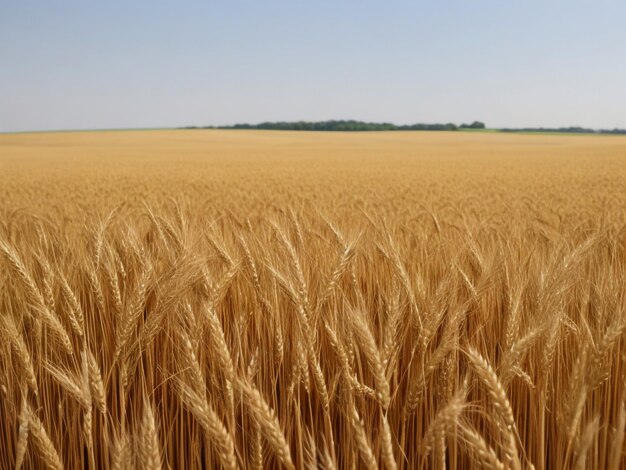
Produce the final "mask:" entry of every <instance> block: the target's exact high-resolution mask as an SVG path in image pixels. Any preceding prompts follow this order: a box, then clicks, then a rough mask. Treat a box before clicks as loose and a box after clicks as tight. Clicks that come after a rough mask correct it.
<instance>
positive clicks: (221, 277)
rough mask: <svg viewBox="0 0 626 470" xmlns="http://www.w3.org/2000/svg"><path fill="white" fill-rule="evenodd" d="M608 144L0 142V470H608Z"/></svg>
mask: <svg viewBox="0 0 626 470" xmlns="http://www.w3.org/2000/svg"><path fill="white" fill-rule="evenodd" d="M625 281H626V138H623V137H619V136H572V135H570V136H559V135H521V134H516V135H509V134H499V133H472V132H457V133H447V132H441V133H430V132H422V133H419V132H418V133H416V132H406V133H394V132H386V133H321V132H320V133H306V132H270V131H224V130H223V131H218V130H177V131H174V130H172V131H166V130H163V131H135V132H76V133H47V134H46V133H33V134H6V135H0V338H1V340H2V341H1V342H0V467H1V468H20V467H21V468H44V467H47V468H55V469H56V468H109V467H111V468H119V469H123V468H229V469H234V468H288V469H292V468H337V469H342V468H388V469H412V468H459V469H469V468H511V469H521V468H536V469H541V470H543V469H546V468H608V469H618V468H623V467H624V466H625V465H626V459H625V458H624V455H623V445H624V434H625V431H626V429H625V426H626V411H625V410H626V363H625V361H626V344H625V339H624V334H625V331H626V282H625Z"/></svg>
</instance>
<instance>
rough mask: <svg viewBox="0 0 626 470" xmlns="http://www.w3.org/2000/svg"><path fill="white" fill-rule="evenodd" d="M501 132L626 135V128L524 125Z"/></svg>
mask: <svg viewBox="0 0 626 470" xmlns="http://www.w3.org/2000/svg"><path fill="white" fill-rule="evenodd" d="M499 130H500V131H501V132H548V133H550V132H552V133H564V134H621V135H626V129H591V128H587V127H579V126H571V127H524V128H519V129H517V128H516V129H508V128H504V129H499Z"/></svg>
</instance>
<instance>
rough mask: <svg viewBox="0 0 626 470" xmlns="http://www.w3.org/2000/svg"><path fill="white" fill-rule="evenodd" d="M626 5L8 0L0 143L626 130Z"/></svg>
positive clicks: (2, 37) (505, 0)
mask: <svg viewBox="0 0 626 470" xmlns="http://www.w3.org/2000/svg"><path fill="white" fill-rule="evenodd" d="M625 25H626V2H625V1H623V0H620V1H613V2H609V1H606V2H603V1H585V2H583V1H577V0H568V1H557V0H542V1H514V0H491V1H483V0H476V1H466V0H465V1H461V0H458V1H451V0H450V1H447V0H439V1H429V2H425V1H376V2H374V1H342V0H335V1H326V0H317V1H314V2H304V1H295V0H291V1H247V2H244V1H233V0H230V1H222V2H211V1H205V2H200V1H198V2H192V1H174V0H169V1H158V0H150V1H130V0H126V1H117V0H114V1H100V2H95V1H94V2H92V1H85V0H81V1H69V0H65V1H55V0H47V1H43V0H42V1H29V0H12V1H8V0H0V132H1V131H17V130H38V129H88V128H121V127H169V126H184V125H208V124H213V125H216V124H218V125H219V124H231V123H235V122H259V121H265V120H299V119H303V120H324V119H349V118H352V119H362V120H372V121H391V122H396V123H413V122H456V123H460V122H464V121H471V120H474V119H479V120H484V121H485V122H486V123H487V125H489V126H491V127H496V126H498V127H500V126H566V125H582V126H589V127H595V128H608V127H611V128H612V127H625V128H626V26H625Z"/></svg>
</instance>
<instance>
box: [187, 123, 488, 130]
mask: <svg viewBox="0 0 626 470" xmlns="http://www.w3.org/2000/svg"><path fill="white" fill-rule="evenodd" d="M210 128H213V129H264V130H279V131H349V132H351V131H456V130H459V129H484V128H485V124H484V123H482V122H479V121H474V122H473V123H472V124H461V126H457V125H456V124H452V123H446V124H407V125H397V124H392V123H389V122H364V121H354V120H339V121H336V120H332V121H314V122H312V121H295V122H284V121H280V122H262V123H260V124H235V125H232V126H215V127H214V126H207V127H195V126H189V127H185V128H184V129H210Z"/></svg>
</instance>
